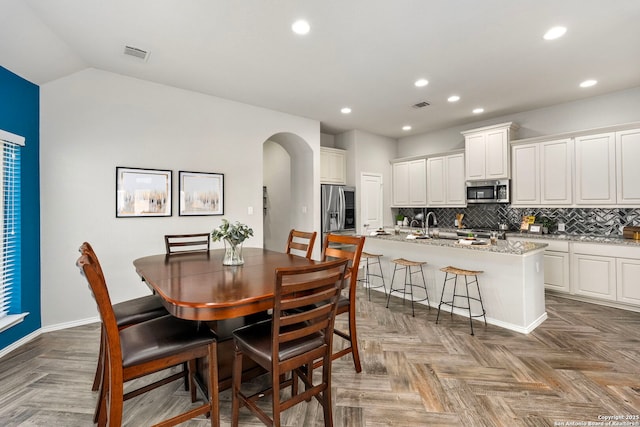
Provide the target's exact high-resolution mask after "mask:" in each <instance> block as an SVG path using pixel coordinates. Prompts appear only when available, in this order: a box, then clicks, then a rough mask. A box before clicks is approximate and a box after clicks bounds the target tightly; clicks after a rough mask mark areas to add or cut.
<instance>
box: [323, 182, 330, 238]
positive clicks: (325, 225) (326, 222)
mask: <svg viewBox="0 0 640 427" xmlns="http://www.w3.org/2000/svg"><path fill="white" fill-rule="evenodd" d="M327 193H328V192H327V187H325V186H324V185H323V186H322V232H323V233H326V232H327V231H329V203H328V201H329V194H327Z"/></svg>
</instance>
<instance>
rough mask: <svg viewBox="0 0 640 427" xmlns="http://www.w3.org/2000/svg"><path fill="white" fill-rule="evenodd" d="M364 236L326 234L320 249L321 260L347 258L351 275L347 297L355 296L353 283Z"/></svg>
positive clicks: (356, 275)
mask: <svg viewBox="0 0 640 427" xmlns="http://www.w3.org/2000/svg"><path fill="white" fill-rule="evenodd" d="M364 241H365V237H364V236H352V235H344V234H331V233H329V234H327V236H326V237H325V239H324V245H323V250H322V260H323V261H327V260H329V259H347V260H349V269H350V272H351V277H350V281H349V286H350V289H349V298H351V297H354V298H355V290H356V287H355V284H356V282H357V280H358V267H359V265H360V257H361V256H362V250H363V249H364Z"/></svg>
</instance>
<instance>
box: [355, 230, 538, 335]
mask: <svg viewBox="0 0 640 427" xmlns="http://www.w3.org/2000/svg"><path fill="white" fill-rule="evenodd" d="M519 249H522V248H519ZM364 250H365V252H368V253H373V254H382V255H383V257H382V260H381V263H382V269H383V272H384V276H385V281H386V282H387V285H389V284H390V283H391V277H392V273H393V264H392V263H391V260H393V259H396V258H405V259H408V260H411V261H426V262H427V264H426V265H424V266H423V269H424V275H425V279H426V281H427V289H428V291H429V302H430V304H431V306H432V307H435V308H437V307H438V303H439V302H440V296H441V293H442V287H443V281H444V277H445V274H444V273H443V272H441V271H440V269H441V268H443V267H446V266H449V265H451V266H454V267H458V268H462V269H465V270H481V271H483V273H482V274H480V275H479V276H478V282H479V284H480V292H481V294H482V302H483V304H484V308H485V310H486V316H487V323H490V324H492V325H496V326H499V327H502V328H506V329H510V330H513V331H516V332H520V333H523V334H528V333H530V332H532V331H533V330H534V329H535V328H536V327H537V326H538V325H540V324H541V323H542V322H543V321H544V320H545V319H546V318H547V313H546V311H545V302H544V263H543V250H544V248H543V247H541V248H535V249H533V250H528V251H522V250H515V251H514V250H512V246H511V243H509V242H506V241H498V245H497V246H489V247H467V246H463V245H459V244H457V243H455V242H452V241H446V240H443V239H430V240H404V239H403V238H402V237H400V236H377V237H369V236H367V239H366V242H365V246H364ZM395 279H396V282H395V283H396V287H398V285H401V283H402V281H403V280H404V273H402V274H401V272H398V274H396V278H395ZM413 280H414V281H416V280H421V278H420V277H419V275H414V276H413ZM449 283H450V284H449V285H448V286H447V293H445V297H444V300H445V301H447V300H449V301H450V300H451V293H452V292H453V286H452V283H451V281H450V282H449ZM461 284H462V286H463V287H464V277H463V276H459V277H458V286H460V285H461ZM469 288H470V290H471V296H473V295H475V285H474V286H470V287H469ZM388 289H389V286H387V291H388ZM414 289H415V288H414ZM374 290H377V291H380V292H382V288H378V289H374ZM423 292H424V291H423ZM457 293H458V294H460V293H463V294H464V289H461V288H459V289H458V291H457ZM393 295H394V296H398V297H400V298H402V294H399V293H394V294H393ZM419 296H421V295H418V294H417V292H416V296H415V299H421V298H419ZM422 304H427V302H426V301H424V302H422ZM476 304H477V305H476ZM456 305H462V306H464V305H466V301H464V302H462V301H461V300H459V299H457V300H456ZM443 310H444V314H445V316H447V317H448V316H449V311H450V310H451V308H450V307H449V306H444V305H443ZM471 310H472V314H474V315H475V314H479V313H480V312H481V310H480V308H479V303H476V302H474V301H473V300H472V301H471ZM453 312H454V314H459V315H461V316H464V317H465V320H466V321H467V322H468V311H467V310H462V309H454V311H453ZM442 314H443V313H440V317H441V319H442ZM445 319H446V318H445ZM477 319H480V320H482V318H475V319H474V321H475V320H477ZM445 321H448V319H446V320H445Z"/></svg>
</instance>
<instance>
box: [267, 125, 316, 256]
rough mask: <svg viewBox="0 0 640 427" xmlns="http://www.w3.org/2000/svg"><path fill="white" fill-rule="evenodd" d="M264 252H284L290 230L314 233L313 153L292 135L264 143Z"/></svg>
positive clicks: (282, 135)
mask: <svg viewBox="0 0 640 427" xmlns="http://www.w3.org/2000/svg"><path fill="white" fill-rule="evenodd" d="M263 187H264V197H265V200H264V201H265V210H264V211H263V214H264V217H263V218H264V227H263V241H264V248H265V249H271V250H277V251H282V250H283V249H284V247H285V245H286V242H287V236H288V234H289V230H291V229H292V228H297V229H301V230H313V209H314V208H315V204H314V203H313V191H312V189H313V150H312V149H311V147H310V146H309V144H308V143H307V142H306V141H305V140H304V139H302V138H301V137H299V136H298V135H295V134H292V133H277V134H275V135H273V136H271V137H270V138H268V139H267V140H266V141H265V142H264V143H263Z"/></svg>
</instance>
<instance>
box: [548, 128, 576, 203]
mask: <svg viewBox="0 0 640 427" xmlns="http://www.w3.org/2000/svg"><path fill="white" fill-rule="evenodd" d="M572 165H573V141H572V140H571V139H559V140H556V141H547V142H543V143H542V144H541V145H540V204H542V205H556V206H560V205H570V204H572V203H573V191H572V188H573V167H572Z"/></svg>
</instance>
